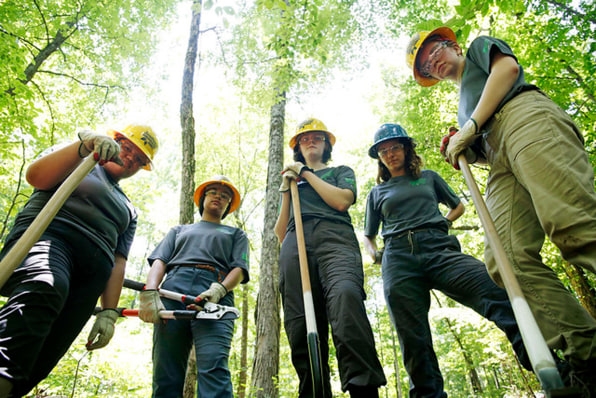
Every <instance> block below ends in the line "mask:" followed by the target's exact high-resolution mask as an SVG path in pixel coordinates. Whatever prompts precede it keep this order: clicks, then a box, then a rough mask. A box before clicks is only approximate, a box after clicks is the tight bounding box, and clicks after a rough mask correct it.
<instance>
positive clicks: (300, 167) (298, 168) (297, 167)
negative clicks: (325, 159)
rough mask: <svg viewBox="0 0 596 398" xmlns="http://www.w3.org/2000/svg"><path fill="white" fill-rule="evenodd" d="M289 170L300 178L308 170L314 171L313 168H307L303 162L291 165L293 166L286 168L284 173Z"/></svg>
mask: <svg viewBox="0 0 596 398" xmlns="http://www.w3.org/2000/svg"><path fill="white" fill-rule="evenodd" d="M288 170H292V171H293V172H294V173H295V174H296V175H297V176H300V174H302V173H303V172H305V171H306V170H309V171H312V169H311V168H309V167H307V166H306V165H305V164H304V163H302V162H294V163H291V164H289V165H287V166H286V167H285V168H284V170H283V173H285V172H286V171H288Z"/></svg>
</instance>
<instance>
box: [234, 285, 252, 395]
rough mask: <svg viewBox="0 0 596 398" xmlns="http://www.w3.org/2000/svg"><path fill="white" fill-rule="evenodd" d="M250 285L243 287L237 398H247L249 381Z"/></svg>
mask: <svg viewBox="0 0 596 398" xmlns="http://www.w3.org/2000/svg"><path fill="white" fill-rule="evenodd" d="M248 294H249V292H248V285H246V284H245V285H242V308H241V311H242V315H241V321H242V335H241V337H240V338H241V342H240V370H239V373H240V374H239V375H238V382H237V383H236V397H237V398H245V397H246V382H247V379H248V376H247V372H246V370H247V369H248V329H249V326H248Z"/></svg>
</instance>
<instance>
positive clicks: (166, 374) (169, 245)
mask: <svg viewBox="0 0 596 398" xmlns="http://www.w3.org/2000/svg"><path fill="white" fill-rule="evenodd" d="M193 199H194V202H195V204H196V205H197V206H198V208H199V213H200V214H201V219H200V221H199V222H197V223H194V224H186V225H178V226H175V227H173V228H172V229H170V231H169V232H168V233H167V234H166V236H165V237H164V238H163V240H162V241H161V242H160V243H159V244H158V245H157V246H156V248H155V249H154V250H153V252H152V253H151V254H150V255H149V257H148V258H147V261H148V262H149V265H150V266H151V268H150V270H149V274H148V275H147V282H146V284H145V290H144V291H143V292H141V295H140V311H139V317H140V318H141V319H142V320H143V321H145V322H151V323H154V333H153V394H152V397H154V398H160V397H181V396H183V390H184V380H185V376H186V370H187V369H186V364H187V360H188V356H189V354H190V350H191V347H192V346H193V343H194V349H195V354H196V358H197V395H198V396H200V397H218V398H220V397H221V398H232V397H233V389H232V380H231V374H230V370H229V368H228V359H229V355H230V346H231V343H232V337H233V334H234V320H233V319H218V320H217V321H214V320H212V319H195V320H176V321H174V322H162V321H161V319H160V317H159V311H160V310H163V309H167V310H184V309H186V308H187V307H186V305H185V304H184V303H182V302H180V301H176V300H171V299H167V298H160V295H159V291H158V288H159V287H162V288H163V289H167V290H170V291H174V292H180V293H181V294H185V295H188V296H196V297H198V298H200V299H204V300H206V301H208V302H210V303H219V304H222V305H226V306H234V292H233V290H234V288H235V287H237V286H238V285H239V284H241V283H247V282H248V280H249V261H248V260H249V241H248V237H247V235H246V233H245V232H244V231H243V230H241V229H239V228H236V227H232V226H228V225H224V224H222V220H223V219H224V218H225V217H226V216H227V215H228V214H230V213H232V212H234V211H236V210H237V209H238V207H239V206H240V203H241V198H240V192H239V191H238V189H237V188H236V187H235V186H234V184H232V182H231V181H230V180H229V179H228V178H227V177H225V176H222V175H217V176H214V177H212V178H210V179H208V180H206V181H204V182H202V183H201V184H200V185H199V186H198V187H197V189H196V190H195V193H194V197H193ZM164 278H165V280H164ZM162 281H163V283H162ZM191 309H197V310H200V309H202V308H201V307H200V306H198V305H194V304H193V305H192V307H191Z"/></svg>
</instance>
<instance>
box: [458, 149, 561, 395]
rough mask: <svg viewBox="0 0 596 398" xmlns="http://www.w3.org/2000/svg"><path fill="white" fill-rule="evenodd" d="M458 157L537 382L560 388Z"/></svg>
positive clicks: (466, 167)
mask: <svg viewBox="0 0 596 398" xmlns="http://www.w3.org/2000/svg"><path fill="white" fill-rule="evenodd" d="M457 160H458V163H459V168H460V169H461V171H462V173H463V175H464V179H465V181H466V185H467V186H468V188H469V189H470V194H471V195H472V199H473V200H474V206H475V207H476V211H477V212H478V217H479V218H480V222H481V223H482V227H483V228H484V232H485V234H486V238H487V240H488V242H489V243H490V245H491V247H492V249H493V252H494V255H495V261H496V263H497V269H498V270H499V275H500V276H501V278H502V279H503V284H504V285H505V290H506V291H507V295H508V296H509V300H510V301H511V306H512V308H513V314H514V315H515V319H516V321H517V324H518V326H519V330H520V333H521V335H522V340H523V341H524V345H525V346H526V350H527V352H528V356H529V357H530V362H531V363H532V367H533V368H534V372H535V373H536V375H537V376H538V379H539V380H540V384H541V385H542V387H543V388H544V389H545V390H546V391H550V390H552V389H557V388H561V387H563V381H562V380H561V377H560V375H559V372H558V370H557V367H556V364H555V361H554V358H553V356H552V354H551V352H550V350H549V348H548V345H547V344H546V341H545V340H544V337H543V336H542V332H540V328H539V327H538V324H537V323H536V319H535V318H534V315H533V314H532V311H531V310H530V306H529V305H528V302H527V301H526V299H525V297H524V294H523V292H522V290H521V287H520V285H519V282H518V281H517V278H516V276H515V274H514V272H513V267H512V266H511V263H510V262H509V258H508V257H507V254H506V252H505V249H504V247H503V244H502V243H501V239H500V238H499V235H498V234H497V229H496V228H495V224H494V222H493V219H492V217H491V216H490V213H489V211H488V207H487V206H486V203H485V202H484V199H483V197H482V194H481V193H480V190H479V189H478V185H477V184H476V180H475V179H474V176H473V174H472V171H471V170H470V166H469V165H468V161H467V160H466V157H465V156H464V155H459V157H458V159H457Z"/></svg>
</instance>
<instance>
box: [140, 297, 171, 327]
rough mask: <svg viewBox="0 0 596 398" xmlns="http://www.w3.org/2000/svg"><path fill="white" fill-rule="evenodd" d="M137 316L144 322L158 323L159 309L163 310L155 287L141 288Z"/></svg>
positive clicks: (159, 320) (159, 319)
mask: <svg viewBox="0 0 596 398" xmlns="http://www.w3.org/2000/svg"><path fill="white" fill-rule="evenodd" d="M140 301H141V302H140V304H139V318H141V320H143V321H144V322H149V323H160V322H161V318H160V317H159V311H161V310H165V309H166V308H165V307H164V305H163V303H162V302H161V299H160V298H159V291H157V289H147V290H143V291H142V292H141V294H140Z"/></svg>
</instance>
